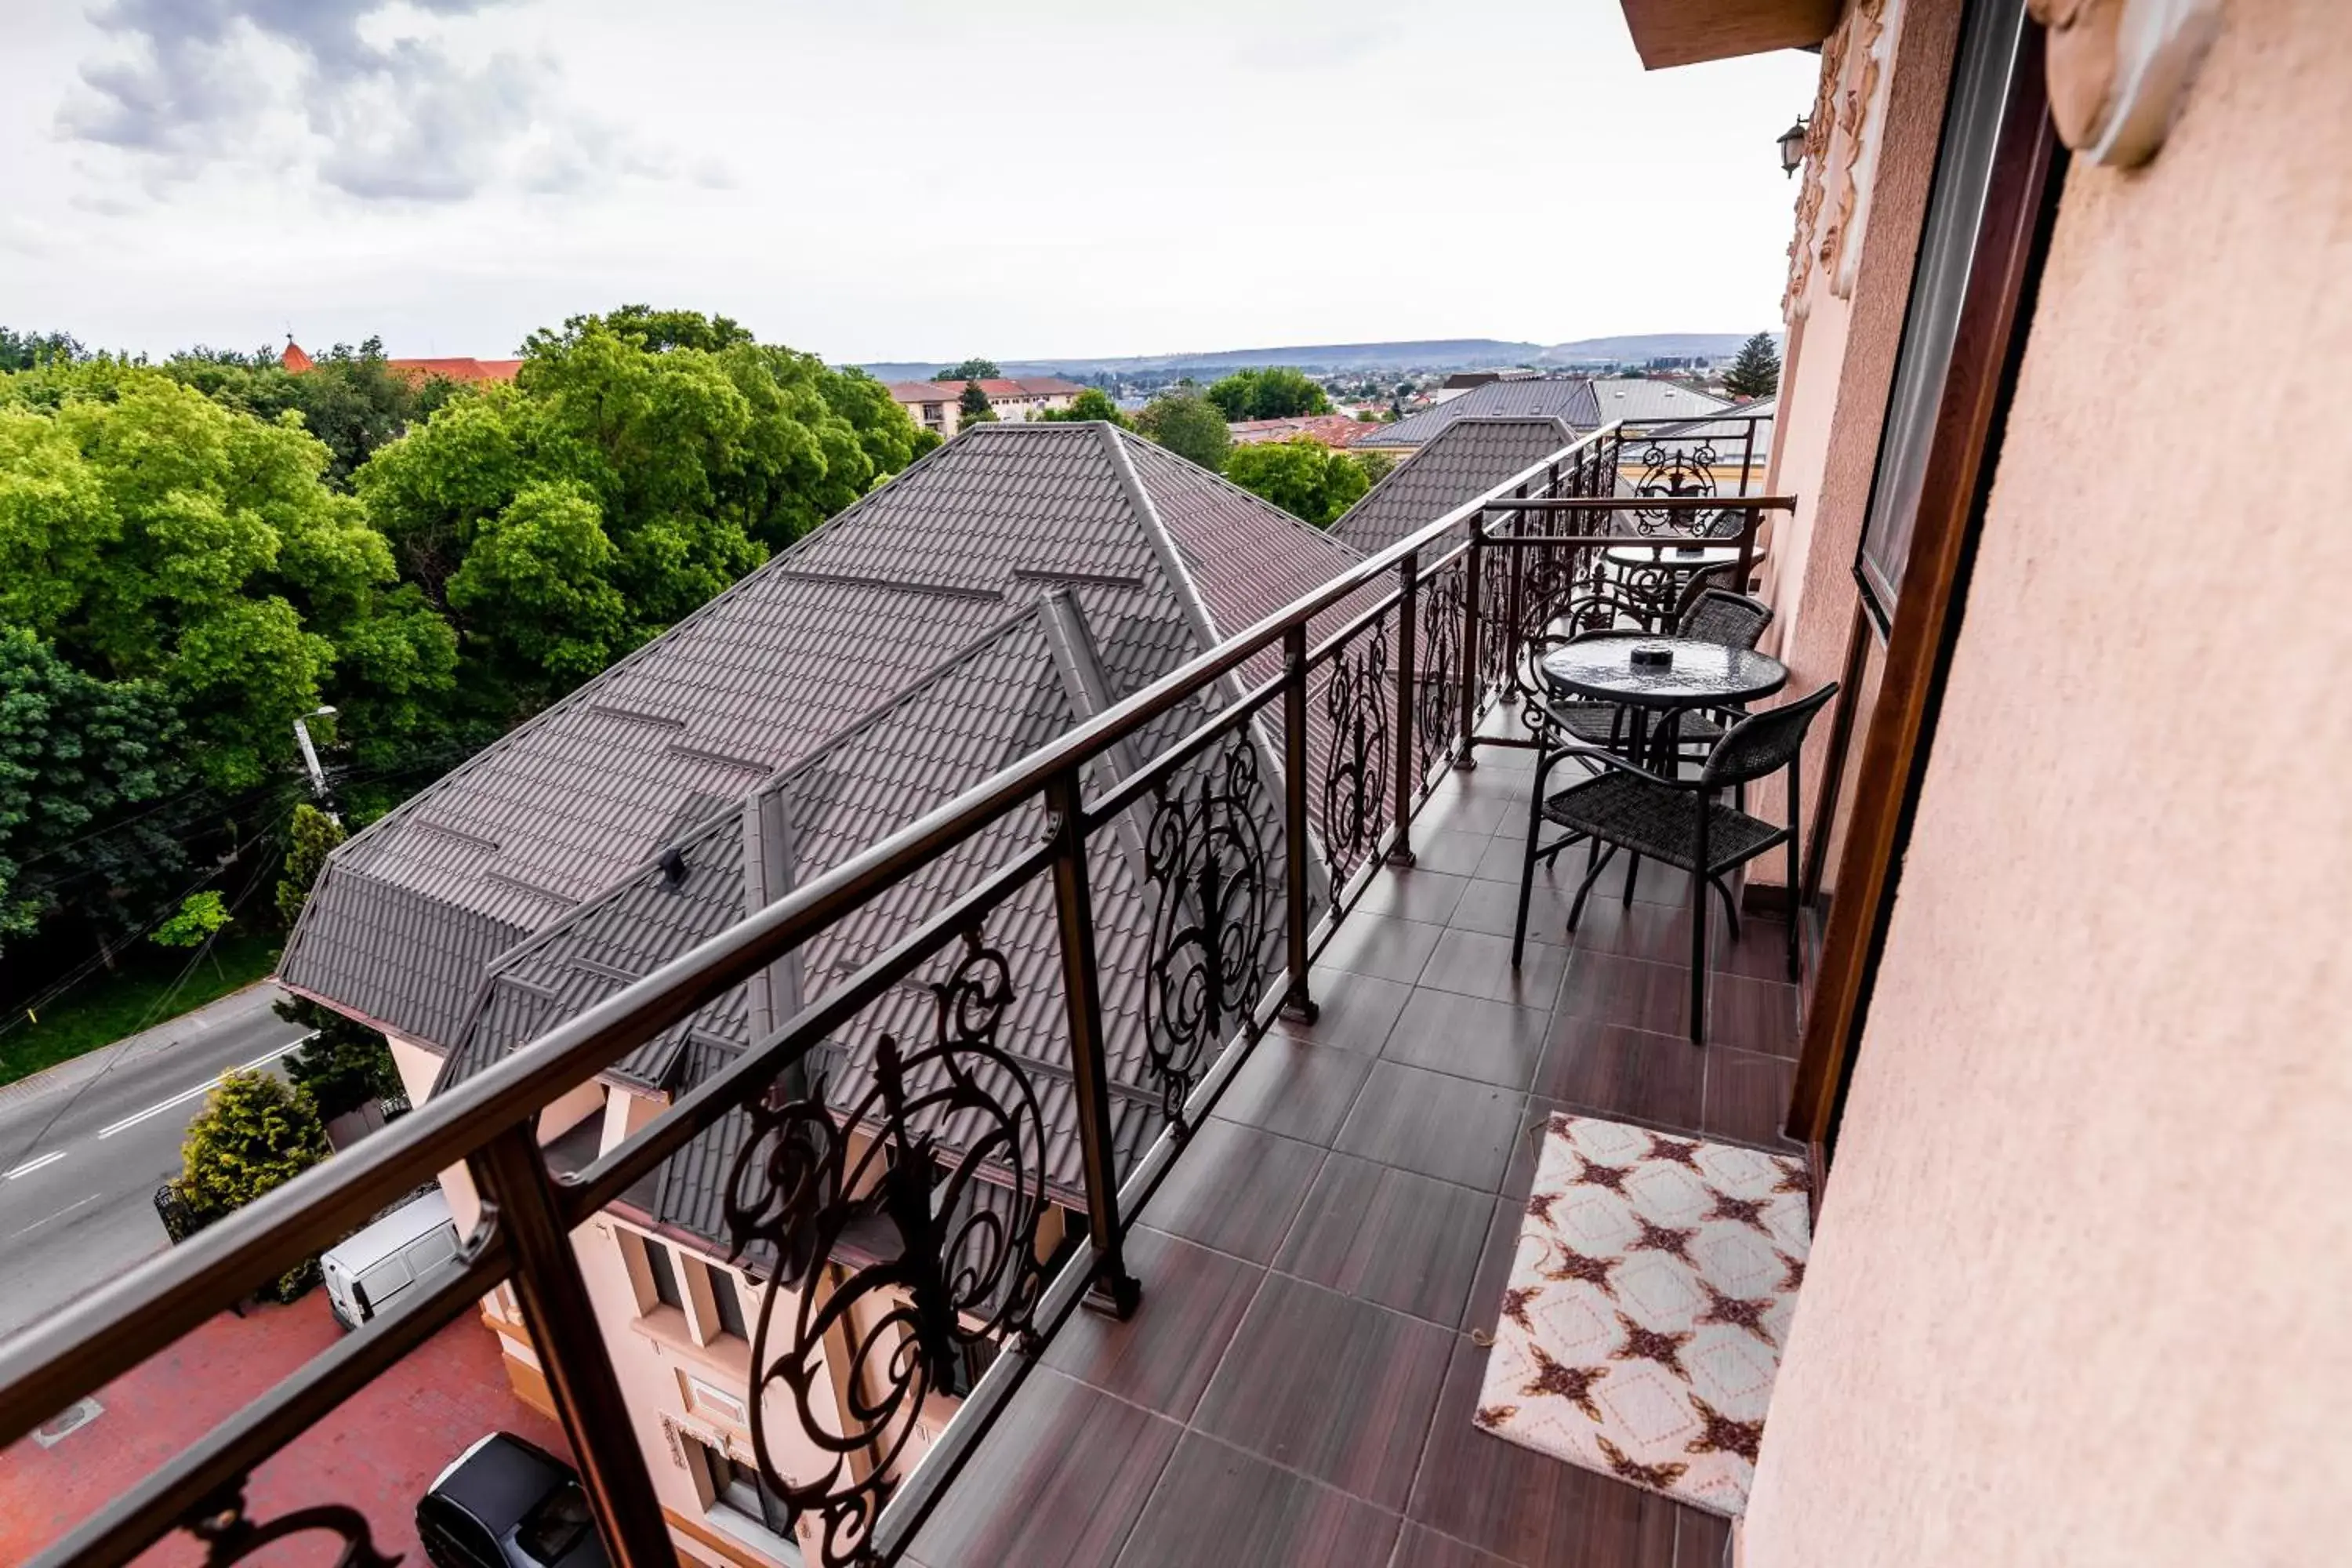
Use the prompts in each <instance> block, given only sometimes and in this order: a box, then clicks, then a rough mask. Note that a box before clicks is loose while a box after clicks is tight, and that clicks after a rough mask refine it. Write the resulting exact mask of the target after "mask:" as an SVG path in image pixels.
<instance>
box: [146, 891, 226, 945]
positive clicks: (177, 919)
mask: <svg viewBox="0 0 2352 1568" xmlns="http://www.w3.org/2000/svg"><path fill="white" fill-rule="evenodd" d="M228 923H229V914H228V906H227V905H226V904H225V903H223V902H222V901H221V896H220V895H219V894H218V893H216V892H213V891H210V890H206V891H205V892H201V893H190V894H189V895H188V896H187V897H186V898H185V899H183V900H181V901H180V910H179V912H178V913H177V914H175V915H173V917H172V918H171V919H170V920H167V921H164V922H163V924H162V925H159V926H157V927H156V928H155V929H154V930H153V931H150V932H149V933H148V935H147V940H148V941H150V942H153V943H154V944H155V945H156V946H158V947H202V946H204V945H205V943H206V942H210V941H212V939H213V938H214V937H215V935H217V934H218V933H219V931H221V929H222V928H223V927H224V926H226V925H227V924H228Z"/></svg>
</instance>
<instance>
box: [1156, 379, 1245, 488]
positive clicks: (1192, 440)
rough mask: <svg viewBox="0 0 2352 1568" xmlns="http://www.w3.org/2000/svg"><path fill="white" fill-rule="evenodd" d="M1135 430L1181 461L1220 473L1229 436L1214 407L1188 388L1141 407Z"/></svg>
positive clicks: (1182, 386)
mask: <svg viewBox="0 0 2352 1568" xmlns="http://www.w3.org/2000/svg"><path fill="white" fill-rule="evenodd" d="M1135 426H1136V428H1137V429H1139V430H1140V431H1142V432H1143V433H1144V434H1145V435H1146V436H1148V437H1150V438H1151V439H1152V440H1154V441H1157V442H1159V443H1160V445H1161V446H1163V447H1167V448H1168V449H1169V450H1170V451H1171V452H1173V453H1175V454H1176V455H1177V456H1179V457H1181V458H1191V459H1192V461H1193V462H1196V463H1198V464H1200V465H1201V467H1202V468H1208V469H1211V470H1212V471H1222V470H1223V468H1224V466H1225V452H1226V450H1227V449H1228V448H1229V447H1232V445H1233V434H1232V432H1230V431H1228V430H1227V429H1226V428H1225V416H1223V414H1222V413H1220V412H1218V409H1217V405H1215V404H1213V403H1211V402H1210V401H1209V400H1208V399H1207V398H1205V397H1203V396H1202V395H1200V393H1199V392H1198V391H1197V390H1195V389H1193V388H1192V385H1191V384H1189V383H1188V384H1180V385H1178V386H1177V387H1175V388H1174V389H1173V390H1171V391H1168V392H1163V393H1161V394H1160V395H1159V396H1157V397H1155V398H1153V399H1152V400H1151V401H1150V403H1147V404H1145V405H1143V408H1142V411H1141V412H1140V413H1139V414H1137V415H1136V416H1135Z"/></svg>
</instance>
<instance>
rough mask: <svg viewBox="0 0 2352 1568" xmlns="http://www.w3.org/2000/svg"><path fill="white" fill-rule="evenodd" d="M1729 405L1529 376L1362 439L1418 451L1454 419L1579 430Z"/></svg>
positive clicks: (1636, 385) (1639, 384) (1676, 389)
mask: <svg viewBox="0 0 2352 1568" xmlns="http://www.w3.org/2000/svg"><path fill="white" fill-rule="evenodd" d="M1728 406H1729V404H1728V401H1727V400H1726V399H1724V398H1719V397H1710V396H1708V395H1706V394H1705V393H1701V392H1694V391H1692V390H1691V389H1690V388H1688V387H1685V386H1680V385H1677V384H1675V383H1673V382H1667V381H1656V380H1652V379H1649V378H1646V377H1642V376H1605V377H1604V376H1581V375H1574V376H1531V377H1527V378H1523V379H1501V380H1496V381H1490V382H1486V383H1485V384H1482V385H1478V386H1474V387H1471V388H1469V389H1468V390H1467V391H1463V392H1459V393H1455V394H1454V395H1447V396H1446V397H1445V398H1444V401H1442V402H1438V403H1434V404H1433V405H1431V406H1429V407H1427V408H1424V409H1423V410H1422V411H1420V412H1419V413H1417V414H1411V415H1408V416H1405V417H1404V418H1402V419H1400V420H1398V421H1397V422H1396V423H1395V424H1393V425H1384V426H1381V428H1380V429H1379V430H1378V431H1376V432H1374V433H1372V434H1370V435H1368V436H1365V437H1362V438H1361V439H1360V441H1358V442H1357V445H1359V446H1361V447H1379V448H1383V449H1390V448H1407V447H1418V446H1420V445H1421V444H1422V443H1423V442H1424V441H1427V440H1428V439H1430V438H1431V437H1433V436H1435V435H1436V434H1437V433H1438V432H1439V431H1441V430H1443V429H1444V428H1445V427H1446V426H1448V425H1451V424H1452V423H1453V422H1454V420H1456V419H1463V418H1479V417H1491V416H1507V417H1516V418H1528V417H1534V418H1549V419H1559V420H1562V421H1565V422H1566V423H1567V424H1568V425H1569V426H1570V427H1571V428H1573V429H1577V430H1597V429H1599V428H1600V427H1601V426H1603V425H1607V424H1613V423H1618V422H1621V421H1622V422H1623V423H1626V424H1631V425H1643V424H1647V423H1649V422H1651V421H1663V420H1669V419H1693V418H1696V417H1697V416H1700V415H1703V414H1709V413H1713V412H1715V411H1716V410H1717V409H1720V408H1725V407H1728Z"/></svg>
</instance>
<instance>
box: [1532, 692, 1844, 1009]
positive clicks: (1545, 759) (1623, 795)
mask: <svg viewBox="0 0 2352 1568" xmlns="http://www.w3.org/2000/svg"><path fill="white" fill-rule="evenodd" d="M1835 695H1837V683H1836V682H1835V681H1832V682H1831V683H1830V684H1829V685H1827V686H1824V687H1822V689H1820V690H1819V691H1816V692H1814V693H1813V694H1812V695H1811V696H1809V697H1803V698H1800V699H1799V700H1796V701H1794V702H1790V703H1788V704H1786V705H1784V706H1782V707H1779V708H1773V709H1769V710H1766V711H1764V712H1762V713H1753V714H1745V715H1738V716H1736V720H1735V721H1734V722H1733V723H1732V725H1731V728H1730V729H1729V730H1727V731H1725V733H1724V735H1723V737H1722V739H1721V740H1719V741H1717V742H1716V744H1715V748H1714V750H1712V751H1711V752H1708V753H1707V758H1706V765H1705V766H1704V767H1702V768H1701V769H1700V770H1699V775H1698V777H1696V778H1695V779H1667V778H1661V777H1659V776H1658V775H1657V774H1656V773H1652V772H1650V771H1649V770H1648V769H1646V768H1643V767H1640V766H1638V765H1636V764H1635V763H1631V762H1628V761H1627V760H1626V759H1625V758H1623V757H1622V756H1619V755H1618V754H1617V753H1616V752H1612V751H1609V750H1606V749H1603V748H1600V747H1594V746H1585V745H1576V744H1570V745H1564V746H1561V747H1559V749H1557V750H1549V749H1548V750H1546V751H1544V752H1541V753H1539V754H1538V758H1537V761H1536V773H1535V784H1534V786H1533V788H1532V789H1531V791H1530V793H1529V795H1528V845H1527V854H1526V858H1525V859H1524V861H1523V862H1522V863H1521V865H1520V868H1519V912H1518V919H1517V922H1516V923H1515V924H1514V925H1513V927H1512V931H1511V963H1512V966H1513V967H1514V968H1516V967H1517V965H1518V962H1519V956H1520V954H1521V952H1523V951H1524V950H1525V948H1526V946H1527V940H1528V898H1529V896H1530V895H1531V894H1532V893H1533V891H1534V889H1535V875H1536V862H1538V860H1546V861H1548V860H1552V859H1555V858H1558V856H1559V852H1560V851H1561V850H1563V849H1566V848H1568V847H1570V846H1571V845H1574V844H1579V843H1587V842H1589V843H1590V844H1591V846H1592V849H1593V854H1592V855H1591V865H1590V867H1589V868H1587V869H1586V871H1585V874H1584V880H1583V882H1582V883H1581V884H1580V886H1579V887H1578V888H1577V889H1576V901H1575V902H1574V903H1572V904H1570V906H1569V910H1568V929H1569V930H1570V931H1574V930H1575V929H1576V922H1577V921H1579V920H1580V919H1581V918H1582V917H1583V914H1584V900H1586V898H1588V897H1589V896H1591V892H1592V885H1593V883H1594V882H1596V881H1598V880H1599V879H1600V878H1601V872H1602V871H1603V870H1605V869H1607V868H1608V865H1609V862H1610V860H1611V859H1612V858H1614V857H1615V855H1616V853H1617V851H1618V850H1620V849H1622V850H1624V851H1625V852H1626V854H1627V855H1628V856H1629V857H1630V859H1629V861H1628V863H1627V865H1626V868H1625V898H1626V901H1627V902H1629V903H1630V902H1631V901H1632V900H1633V879H1634V877H1635V875H1636V874H1637V873H1638V872H1639V870H1640V868H1641V863H1642V860H1643V858H1644V857H1647V858H1650V859H1653V860H1659V861H1663V862H1664V863H1665V864H1666V865H1669V866H1675V867H1679V868H1681V869H1683V870H1685V871H1686V872H1688V873H1689V874H1690V876H1691V879H1692V888H1691V900H1690V907H1691V1010H1690V1019H1691V1023H1690V1028H1691V1039H1692V1041H1693V1042H1694V1043H1695V1044H1699V1045H1704V1044H1705V1043H1706V904H1707V900H1706V890H1707V889H1709V888H1713V889H1715V890H1716V892H1717V893H1718V894H1720V895H1721V896H1722V899H1723V903H1724V908H1725V910H1727V912H1729V913H1730V915H1731V918H1732V940H1733V941H1735V942H1737V941H1738V939H1739V937H1738V931H1739V927H1738V908H1737V906H1736V905H1735V903H1734V902H1733V900H1732V897H1731V889H1730V888H1729V886H1728V885H1727V884H1726V883H1725V881H1724V878H1725V877H1727V876H1728V875H1729V874H1730V873H1731V872H1732V871H1734V870H1736V869H1738V868H1739V867H1741V866H1744V865H1746V864H1747V863H1748V861H1750V860H1753V859H1754V858H1756V857H1758V856H1759V855H1761V854H1763V853H1764V852H1765V851H1767V850H1769V849H1772V848H1775V847H1779V846H1781V845H1786V846H1787V847H1788V851H1789V886H1790V887H1791V888H1794V887H1795V886H1796V885H1797V877H1798V843H1797V837H1798V828H1797V826H1796V825H1797V823H1798V822H1799V821H1800V820H1801V816H1800V811H1799V807H1800V804H1801V803H1800V801H1799V797H1798V771H1799V770H1798V768H1797V766H1796V763H1797V758H1798V754H1799V752H1800V751H1801V749H1802V747H1803V745H1804V742H1805V731H1806V730H1807V729H1809V728H1810V727H1811V724H1812V721H1813V715H1814V714H1816V713H1818V712H1820V711H1821V710H1822V705H1823V704H1824V703H1826V702H1828V701H1829V700H1830V699H1831V698H1832V697H1834V696H1835ZM1538 705H1539V704H1538ZM1570 757H1574V758H1578V759H1579V760H1580V761H1583V762H1585V763H1588V765H1597V766H1598V768H1599V770H1600V771H1599V772H1597V773H1593V774H1592V775H1591V776H1590V777H1588V778H1585V779H1582V780H1580V781H1579V782H1578V783H1576V784H1570V786H1569V787H1568V788H1566V789H1564V790H1560V791H1559V792H1557V793H1556V794H1552V795H1546V794H1545V792H1544V781H1545V780H1546V778H1548V777H1549V775H1550V773H1551V770H1552V769H1553V768H1554V767H1555V766H1557V765H1558V764H1559V763H1562V762H1565V761H1567V760H1568V759H1569V758H1570ZM1784 768H1785V769H1787V770H1788V773H1789V823H1790V826H1787V827H1775V826H1772V825H1771V824H1770V823H1769V822H1765V821H1762V820H1761V819H1759V818H1757V817H1753V816H1748V814H1747V813H1746V812H1745V811H1743V810H1741V809H1739V807H1738V806H1737V805H1731V804H1729V803H1727V802H1726V801H1723V800H1720V799H1718V798H1717V796H1719V795H1722V794H1723V793H1724V792H1725V791H1727V790H1733V789H1737V788H1738V787H1739V786H1743V785H1745V784H1748V783H1750V782H1751V781H1753V780H1756V779H1760V778H1764V777H1767V776H1769V775H1770V774H1772V773H1779V772H1780V771H1781V770H1782V769H1784ZM1547 823H1549V824H1551V825H1552V826H1557V827H1560V828H1564V829H1566V832H1565V833H1563V834H1562V835H1561V836H1560V837H1558V838H1556V839H1554V840H1553V841H1552V842H1550V843H1549V844H1547V843H1544V842H1543V841H1542V829H1543V827H1544V826H1545V824H1547ZM1789 978H1790V979H1791V980H1794V979H1796V978H1797V922H1796V921H1794V920H1791V921H1790V922H1789Z"/></svg>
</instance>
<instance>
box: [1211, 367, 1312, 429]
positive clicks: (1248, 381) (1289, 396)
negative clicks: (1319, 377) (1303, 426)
mask: <svg viewBox="0 0 2352 1568" xmlns="http://www.w3.org/2000/svg"><path fill="white" fill-rule="evenodd" d="M1207 395H1208V399H1209V401H1210V402H1212V403H1213V404H1215V405H1217V410H1218V412H1219V413H1221V414H1223V416H1225V417H1226V418H1227V419H1228V420H1242V419H1295V418H1297V417H1298V416H1301V415H1307V414H1328V413H1330V412H1331V399H1330V398H1329V397H1328V396H1327V395H1325V393H1324V391H1323V388H1322V387H1320V386H1319V385H1318V384H1316V383H1315V382H1314V381H1312V380H1310V379H1309V378H1308V377H1307V374H1306V373H1305V372H1304V371H1297V370H1293V369H1292V368H1291V367H1290V366H1288V365H1282V364H1277V365H1267V366H1265V367H1264V368H1263V369H1257V370H1237V371H1235V372H1234V374H1231V375H1228V376H1224V377H1222V378H1220V379H1219V380H1217V381H1215V382H1213V383H1212V384H1210V386H1209V390H1208V394H1207Z"/></svg>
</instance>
